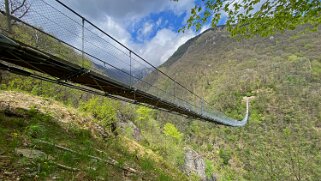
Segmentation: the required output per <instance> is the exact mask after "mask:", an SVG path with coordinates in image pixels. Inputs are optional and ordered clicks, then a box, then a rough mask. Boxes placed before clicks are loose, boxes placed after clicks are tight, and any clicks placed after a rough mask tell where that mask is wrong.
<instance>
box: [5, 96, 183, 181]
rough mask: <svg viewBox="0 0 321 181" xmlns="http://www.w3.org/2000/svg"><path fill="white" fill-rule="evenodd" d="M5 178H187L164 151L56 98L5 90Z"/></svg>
mask: <svg viewBox="0 0 321 181" xmlns="http://www.w3.org/2000/svg"><path fill="white" fill-rule="evenodd" d="M0 135H1V136H0V158H1V159H0V180H18V179H22V180H39V179H40V180H142V179H143V180H187V177H186V176H185V175H183V174H182V173H180V172H179V171H178V170H177V169H175V168H174V167H172V166H170V165H169V164H168V163H166V162H165V161H164V160H163V159H162V158H161V157H160V156H159V155H157V154H155V153H154V152H153V151H151V150H149V149H146V148H145V147H143V146H141V145H140V144H138V143H137V142H135V141H133V140H130V139H128V138H125V137H122V136H118V137H114V136H112V135H111V133H109V132H108V131H107V130H105V128H104V127H103V126H101V125H100V124H98V122H97V121H95V119H94V118H93V117H90V116H87V115H84V114H83V113H79V112H78V111H77V110H75V109H74V108H66V107H65V106H64V105H62V104H61V103H58V102H56V101H53V100H51V99H44V98H41V97H37V96H31V95H28V94H25V93H18V92H11V91H1V92H0Z"/></svg>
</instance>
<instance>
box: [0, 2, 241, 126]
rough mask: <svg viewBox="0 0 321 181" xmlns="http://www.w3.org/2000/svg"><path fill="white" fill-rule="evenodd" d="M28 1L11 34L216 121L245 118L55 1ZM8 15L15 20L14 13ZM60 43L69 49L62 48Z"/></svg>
mask: <svg viewBox="0 0 321 181" xmlns="http://www.w3.org/2000/svg"><path fill="white" fill-rule="evenodd" d="M29 3H30V8H29V10H28V13H27V14H26V15H25V16H23V17H21V18H18V17H16V18H18V19H16V21H17V23H18V24H19V23H20V25H19V26H17V27H15V28H14V27H13V28H14V31H15V32H16V33H14V35H13V36H14V37H13V38H14V39H17V40H19V41H22V42H23V43H25V44H28V45H30V46H33V47H37V48H38V49H40V50H42V51H45V52H47V53H50V54H53V55H56V56H58V57H61V58H63V59H65V60H67V61H70V62H72V63H75V64H78V65H81V66H82V67H83V68H86V69H90V70H91V71H94V72H97V73H100V74H103V75H105V76H108V77H110V78H111V79H113V80H115V81H117V82H121V83H123V84H125V85H129V86H130V87H132V88H133V89H137V90H141V91H143V92H147V93H150V94H152V95H154V96H156V97H158V98H159V99H161V100H165V101H167V102H171V103H173V104H175V105H176V106H178V107H184V108H186V109H188V110H190V111H193V112H196V113H198V114H199V115H203V117H209V118H211V119H213V120H215V121H217V122H220V123H223V124H227V125H234V126H239V125H244V124H245V122H246V121H247V120H246V121H245V122H244V121H243V122H237V121H236V120H233V119H231V118H228V117H226V116H225V115H224V114H222V113H220V112H218V111H216V110H213V109H211V106H210V105H209V104H208V103H207V102H206V101H205V100H204V99H203V98H201V97H200V96H198V95H197V94H195V93H194V92H192V91H191V90H189V89H188V88H186V87H185V86H183V85H182V84H180V83H179V82H177V81H175V80H174V79H173V78H172V77H170V76H168V75H167V74H165V73H164V72H162V71H161V70H159V69H158V68H156V67H155V66H153V65H152V64H150V63H149V62H148V61H146V60H145V59H143V58H142V57H140V56H139V55H138V54H136V53H135V52H134V51H132V50H131V49H129V48H127V47H126V46H125V45H123V44H122V43H120V42H119V41H118V40H116V39H115V38H113V37H112V36H110V35H109V34H107V33H106V32H104V31H103V30H102V29H100V28H99V27H97V26H96V25H94V24H93V23H91V22H90V21H88V20H87V19H86V18H84V17H83V16H81V15H79V14H78V13H77V12H75V11H73V10H72V9H70V8H69V7H67V6H66V5H64V4H63V3H61V2H60V1H58V0H33V1H30V2H29ZM0 8H1V11H2V12H3V13H4V14H3V15H2V16H3V17H4V15H5V12H6V10H5V6H4V0H1V1H0ZM12 16H13V20H12V21H14V16H15V15H14V14H12ZM3 17H2V18H3ZM1 26H4V25H1ZM19 31H23V33H22V32H20V33H19ZM61 43H64V44H65V45H67V46H68V47H69V48H67V49H66V48H61V46H59V45H60V44H61ZM49 47H50V48H49ZM235 121H236V122H235Z"/></svg>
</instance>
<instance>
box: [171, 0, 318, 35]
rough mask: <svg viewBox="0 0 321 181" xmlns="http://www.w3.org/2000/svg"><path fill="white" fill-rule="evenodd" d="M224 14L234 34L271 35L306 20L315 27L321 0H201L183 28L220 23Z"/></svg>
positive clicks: (311, 26)
mask: <svg viewBox="0 0 321 181" xmlns="http://www.w3.org/2000/svg"><path fill="white" fill-rule="evenodd" d="M174 1H178V0H174ZM221 18H227V19H226V27H227V30H228V31H230V32H231V35H232V36H242V37H252V36H254V35H260V36H269V35H271V34H274V33H276V32H283V31H285V30H287V29H295V28H296V27H297V26H299V25H303V24H309V25H310V26H307V28H309V29H312V30H313V29H317V27H318V25H320V24H321V1H320V0H201V1H200V0H199V1H197V3H196V5H195V7H194V8H192V9H191V15H190V17H189V19H188V20H187V22H186V25H185V26H183V27H182V28H181V29H180V30H179V31H183V32H184V31H185V30H186V29H190V28H193V29H194V30H196V31H198V30H200V29H201V28H202V26H204V25H205V24H207V23H210V24H211V26H212V27H216V26H217V25H218V24H219V21H220V20H221Z"/></svg>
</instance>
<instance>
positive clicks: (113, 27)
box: [63, 0, 205, 66]
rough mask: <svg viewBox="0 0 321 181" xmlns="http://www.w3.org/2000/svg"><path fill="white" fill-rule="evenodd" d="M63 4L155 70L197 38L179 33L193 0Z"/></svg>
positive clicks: (81, 0) (77, 0)
mask: <svg viewBox="0 0 321 181" xmlns="http://www.w3.org/2000/svg"><path fill="white" fill-rule="evenodd" d="M63 2H64V3H65V4H66V5H68V6H69V7H71V8H72V9H74V10H76V11H77V12H79V13H80V14H81V15H83V16H84V17H86V18H87V19H88V20H90V21H92V22H93V23H94V24H96V25H98V26H99V27H101V28H102V29H103V30H104V31H106V32H107V33H109V34H110V35H112V36H113V37H115V38H117V39H118V40H120V41H121V42H122V43H124V44H125V45H126V46H128V47H129V48H131V49H133V50H134V51H136V52H137V53H138V54H140V55H141V56H142V57H143V58H145V59H146V60H148V61H149V62H151V63H152V64H154V65H156V66H158V65H160V64H161V63H163V62H164V61H166V60H167V58H169V57H170V56H171V55H172V54H173V53H174V52H175V50H176V49H177V48H178V47H179V46H180V45H182V44H183V43H184V42H186V41H187V40H188V39H190V38H192V37H194V36H195V35H197V33H196V32H193V31H186V32H185V33H178V29H179V28H180V27H182V25H183V24H184V23H185V21H186V19H187V18H188V15H189V12H190V9H191V8H192V7H193V6H194V0H180V1H178V2H173V1H171V0H95V1H94V0H91V1H89V0H68V1H67V0H66V1H63ZM203 30H205V28H203ZM198 33H199V32H198Z"/></svg>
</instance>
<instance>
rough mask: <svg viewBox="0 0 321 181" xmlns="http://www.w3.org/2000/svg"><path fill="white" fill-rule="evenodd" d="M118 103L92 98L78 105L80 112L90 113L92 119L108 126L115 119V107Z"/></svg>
mask: <svg viewBox="0 0 321 181" xmlns="http://www.w3.org/2000/svg"><path fill="white" fill-rule="evenodd" d="M118 104H119V102H116V101H112V100H109V99H107V98H100V99H99V98H98V97H93V98H91V99H89V101H87V102H82V103H80V107H79V108H80V110H82V111H84V112H87V113H90V114H91V115H92V116H93V117H94V118H96V119H97V120H98V121H100V122H101V123H103V125H105V126H109V125H110V124H111V123H113V122H115V121H116V119H117V114H116V113H117V112H116V111H117V108H118V107H119V106H117V105H118Z"/></svg>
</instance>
